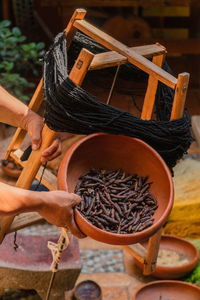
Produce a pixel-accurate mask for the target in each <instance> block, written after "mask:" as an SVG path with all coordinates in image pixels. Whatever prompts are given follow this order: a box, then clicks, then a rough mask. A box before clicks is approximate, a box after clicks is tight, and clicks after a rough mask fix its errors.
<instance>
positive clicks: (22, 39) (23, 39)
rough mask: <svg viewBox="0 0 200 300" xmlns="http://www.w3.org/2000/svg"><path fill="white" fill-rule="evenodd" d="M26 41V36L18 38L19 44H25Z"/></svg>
mask: <svg viewBox="0 0 200 300" xmlns="http://www.w3.org/2000/svg"><path fill="white" fill-rule="evenodd" d="M25 40H26V37H25V36H24V35H21V36H20V37H18V39H17V41H18V42H19V43H21V42H24V41H25Z"/></svg>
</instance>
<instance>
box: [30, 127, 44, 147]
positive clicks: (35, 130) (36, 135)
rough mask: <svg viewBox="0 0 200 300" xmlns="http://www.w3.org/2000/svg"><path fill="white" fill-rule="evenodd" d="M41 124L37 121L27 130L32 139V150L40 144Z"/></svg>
mask: <svg viewBox="0 0 200 300" xmlns="http://www.w3.org/2000/svg"><path fill="white" fill-rule="evenodd" d="M42 127H43V125H42V124H40V123H38V124H37V125H36V126H34V127H32V128H31V130H30V131H29V136H30V138H31V141H32V150H37V149H39V148H40V145H41V131H42Z"/></svg>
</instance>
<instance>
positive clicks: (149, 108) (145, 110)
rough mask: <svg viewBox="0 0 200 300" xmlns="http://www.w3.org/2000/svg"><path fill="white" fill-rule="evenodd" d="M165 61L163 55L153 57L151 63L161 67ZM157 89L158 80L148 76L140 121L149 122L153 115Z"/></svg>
mask: <svg viewBox="0 0 200 300" xmlns="http://www.w3.org/2000/svg"><path fill="white" fill-rule="evenodd" d="M164 59H165V55H163V54H161V55H157V56H154V57H153V59H152V62H153V63H154V64H156V65H158V66H159V67H162V65H163V61H164ZM157 87H158V80H157V79H156V78H154V76H153V74H151V75H149V80H148V87H147V91H146V94H145V98H144V103H143V107H142V114H141V119H142V120H150V119H151V117H152V113H153V108H154V103H155V96H156V91H157Z"/></svg>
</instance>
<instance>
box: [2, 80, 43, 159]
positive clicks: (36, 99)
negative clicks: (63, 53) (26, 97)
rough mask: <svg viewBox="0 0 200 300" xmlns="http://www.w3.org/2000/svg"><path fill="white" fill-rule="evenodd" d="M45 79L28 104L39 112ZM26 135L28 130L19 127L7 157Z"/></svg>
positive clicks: (6, 156)
mask: <svg viewBox="0 0 200 300" xmlns="http://www.w3.org/2000/svg"><path fill="white" fill-rule="evenodd" d="M42 87H43V79H41V80H40V82H39V84H38V86H37V88H36V90H35V92H34V94H33V97H32V98H31V101H30V103H29V105H28V107H29V108H30V109H31V110H33V111H34V112H37V111H38V110H39V108H40V105H41V103H42V101H43V98H44V95H43V88H42ZM25 135H26V131H25V130H23V129H21V128H17V130H16V132H15V134H14V136H13V138H12V141H11V142H10V145H9V146H8V149H7V151H6V154H5V159H8V157H9V155H10V153H11V151H13V150H16V149H18V148H19V147H20V145H21V143H22V142H23V140H24V138H25Z"/></svg>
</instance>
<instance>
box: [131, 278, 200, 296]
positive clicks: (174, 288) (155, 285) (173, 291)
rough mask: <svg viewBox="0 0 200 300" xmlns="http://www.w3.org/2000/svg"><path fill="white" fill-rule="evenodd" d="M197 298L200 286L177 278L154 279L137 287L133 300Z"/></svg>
mask: <svg viewBox="0 0 200 300" xmlns="http://www.w3.org/2000/svg"><path fill="white" fill-rule="evenodd" d="M147 299H148V300H181V299H184V300H198V299H200V288H199V287H197V286H195V285H193V284H190V283H188V282H183V281H177V280H173V281H172V280H162V281H154V282H150V283H147V284H145V285H144V286H142V287H141V288H139V289H138V290H137V291H136V293H135V295H134V297H133V300H147Z"/></svg>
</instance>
